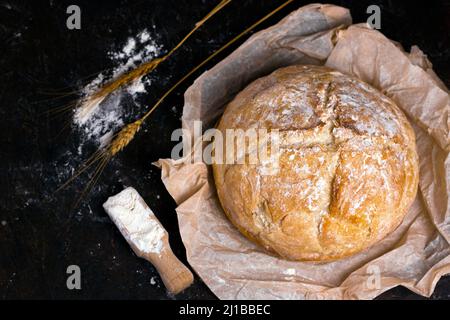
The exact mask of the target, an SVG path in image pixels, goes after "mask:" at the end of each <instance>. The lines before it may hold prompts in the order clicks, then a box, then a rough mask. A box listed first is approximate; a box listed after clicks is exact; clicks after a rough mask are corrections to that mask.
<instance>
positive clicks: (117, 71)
mask: <svg viewBox="0 0 450 320" xmlns="http://www.w3.org/2000/svg"><path fill="white" fill-rule="evenodd" d="M161 51H162V46H160V45H158V44H157V43H156V42H155V40H154V39H153V38H152V36H151V34H150V32H149V31H148V30H147V29H145V30H143V31H141V32H139V33H138V34H137V35H136V36H135V37H130V38H128V40H127V42H126V44H125V45H123V47H122V48H121V49H120V50H118V51H110V52H108V58H109V59H110V60H111V61H113V62H114V64H115V65H116V67H114V69H113V70H111V71H110V72H104V73H101V74H99V75H98V76H97V77H96V78H95V79H94V80H93V81H91V82H90V83H89V84H88V85H87V86H85V88H84V89H83V97H87V96H89V95H90V94H92V93H94V92H96V91H97V90H98V88H99V87H101V85H103V84H104V83H106V82H108V81H110V80H111V79H113V78H115V77H117V76H119V75H121V74H123V73H124V72H127V71H130V70H131V69H133V68H135V67H137V66H138V65H140V64H141V63H143V62H147V61H149V60H151V59H153V58H155V57H156V56H159V55H160V54H161ZM148 85H150V79H149V78H148V77H145V78H140V79H137V80H136V81H135V82H134V83H132V84H130V85H129V86H128V87H127V88H124V89H123V90H117V92H115V93H113V94H111V95H110V96H109V97H108V98H107V99H105V100H104V101H102V102H101V103H98V102H95V101H94V102H93V107H92V108H89V112H85V110H84V111H82V110H81V108H77V109H76V110H75V113H74V118H73V122H74V124H75V125H76V126H77V127H78V128H80V129H81V133H82V134H81V139H80V140H81V141H80V148H79V150H78V152H79V153H81V149H82V145H83V144H84V143H85V142H86V141H94V142H95V143H97V144H99V145H104V144H106V143H107V142H108V141H109V138H110V137H111V136H112V134H113V133H114V132H115V131H117V130H118V129H119V128H121V127H122V126H123V125H124V117H127V116H130V115H129V114H126V112H125V110H124V109H123V107H122V105H121V101H122V98H123V97H124V96H125V95H126V94H128V95H130V96H131V97H132V99H133V101H134V102H135V98H136V97H137V96H138V95H139V94H140V93H143V92H145V87H146V86H148Z"/></svg>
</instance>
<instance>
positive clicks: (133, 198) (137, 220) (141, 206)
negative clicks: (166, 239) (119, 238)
mask: <svg viewBox="0 0 450 320" xmlns="http://www.w3.org/2000/svg"><path fill="white" fill-rule="evenodd" d="M103 207H104V208H105V211H106V212H107V213H108V215H109V216H110V217H111V219H112V220H113V221H114V223H115V224H116V226H117V227H118V228H119V230H120V232H121V233H122V235H123V236H124V237H125V239H126V240H127V241H128V243H129V244H130V245H131V246H132V247H134V248H136V249H137V250H139V251H141V252H145V253H158V254H159V253H161V250H162V247H163V242H162V238H163V236H164V229H163V228H162V227H161V225H160V224H159V222H158V221H157V219H156V217H155V215H154V213H153V212H152V210H151V209H150V208H149V207H148V206H147V205H146V204H145V202H144V200H143V199H142V198H141V196H140V195H139V193H138V192H137V191H136V190H135V189H134V188H131V187H128V188H126V189H125V190H123V191H122V192H120V193H118V194H117V195H115V196H112V197H109V198H108V200H107V201H106V202H105V203H104V204H103Z"/></svg>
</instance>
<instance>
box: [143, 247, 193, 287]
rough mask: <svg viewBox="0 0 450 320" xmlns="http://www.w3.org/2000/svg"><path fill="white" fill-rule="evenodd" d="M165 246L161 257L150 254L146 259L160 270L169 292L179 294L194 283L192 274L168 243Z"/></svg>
mask: <svg viewBox="0 0 450 320" xmlns="http://www.w3.org/2000/svg"><path fill="white" fill-rule="evenodd" d="M164 242H166V243H165V244H164V246H163V249H162V251H161V253H160V254H159V255H155V254H153V253H150V254H148V255H146V257H145V258H146V259H147V260H148V261H150V262H151V263H152V264H153V265H154V266H155V268H156V269H157V270H158V273H159V275H160V276H161V279H162V281H163V282H164V285H165V286H166V288H167V290H168V291H169V292H171V293H173V294H177V293H179V292H181V291H183V290H184V289H186V288H187V287H189V286H190V285H191V284H192V282H193V281H194V276H193V274H192V272H191V271H190V270H189V269H188V268H187V267H186V266H185V265H184V264H183V263H182V262H181V261H180V260H178V258H177V257H176V256H175V254H174V253H173V251H172V249H171V248H170V245H169V243H168V241H167V240H166V241H164Z"/></svg>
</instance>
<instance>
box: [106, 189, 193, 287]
mask: <svg viewBox="0 0 450 320" xmlns="http://www.w3.org/2000/svg"><path fill="white" fill-rule="evenodd" d="M103 207H104V208H105V210H106V212H107V213H108V215H109V216H110V217H111V219H112V220H113V221H114V223H115V224H116V226H117V227H118V228H119V230H120V232H121V233H122V235H123V236H124V237H125V239H126V240H127V241H128V243H129V244H130V246H131V248H132V249H133V251H134V252H135V253H136V255H137V256H139V257H141V258H144V259H146V260H148V261H149V262H150V263H151V264H153V265H154V266H155V268H156V269H157V270H158V273H159V275H160V276H161V279H162V280H163V282H164V285H165V286H166V288H167V290H168V291H169V292H171V293H173V294H177V293H179V292H181V291H183V290H184V289H186V288H187V287H189V286H190V285H191V284H192V282H193V281H194V276H193V275H192V272H191V271H190V270H189V269H188V268H187V267H186V266H185V265H184V264H183V263H182V262H181V261H180V260H178V258H177V257H176V256H175V255H174V253H173V251H172V249H171V248H170V244H169V234H168V233H167V231H166V230H165V229H164V227H163V226H162V225H161V223H160V222H159V221H158V219H157V218H156V216H155V215H154V213H153V211H152V210H151V209H150V208H149V206H148V205H147V204H146V203H145V201H144V200H143V199H142V197H141V196H140V195H139V193H138V192H137V191H136V190H135V189H134V188H131V187H129V188H126V189H125V190H123V191H122V192H120V193H119V194H117V195H115V196H113V197H109V198H108V200H107V201H106V202H105V203H104V204H103Z"/></svg>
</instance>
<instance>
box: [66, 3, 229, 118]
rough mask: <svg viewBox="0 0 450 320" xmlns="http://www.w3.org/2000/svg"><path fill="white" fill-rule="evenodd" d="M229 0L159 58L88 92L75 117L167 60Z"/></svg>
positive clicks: (86, 115)
mask: <svg viewBox="0 0 450 320" xmlns="http://www.w3.org/2000/svg"><path fill="white" fill-rule="evenodd" d="M230 2H231V0H222V1H221V2H220V3H219V4H218V5H217V6H216V7H214V8H213V9H212V10H211V11H210V12H209V13H208V14H207V15H206V16H205V17H204V18H203V19H201V20H200V21H198V22H197V23H196V24H195V26H194V28H193V29H192V30H191V31H190V32H189V33H188V34H187V35H186V36H185V37H184V38H183V39H181V41H180V42H178V44H177V45H176V46H175V47H173V48H172V49H171V50H170V51H169V52H168V53H167V54H165V55H164V56H162V57H160V58H156V59H153V60H150V61H147V62H144V63H142V64H141V65H140V66H138V67H137V68H136V69H133V70H131V71H129V72H126V73H123V74H121V75H119V76H118V77H117V78H115V79H113V80H112V81H110V82H107V83H105V84H103V85H102V86H101V87H100V88H99V89H98V90H97V91H95V92H93V93H91V94H88V95H87V96H86V97H84V98H83V99H82V101H81V105H80V106H79V107H78V108H77V110H76V113H75V117H76V118H78V119H86V118H87V117H88V116H89V114H91V113H92V112H93V111H94V110H95V109H96V108H97V107H98V106H99V105H100V104H101V103H102V102H103V101H104V100H105V99H106V97H108V96H109V95H110V94H111V93H113V92H114V91H116V90H117V89H119V88H121V87H123V86H126V85H129V84H130V83H132V82H134V81H136V80H138V79H140V78H141V77H142V76H144V75H146V74H148V73H150V72H152V71H153V70H155V69H156V67H157V66H158V65H160V64H161V63H162V62H163V61H165V60H167V58H169V57H170V56H171V55H172V54H173V53H174V52H175V51H176V50H178V48H180V47H181V46H182V45H183V44H184V43H185V42H186V40H187V39H189V37H190V36H191V35H192V34H193V33H194V32H195V31H197V29H198V28H200V27H201V26H202V25H203V24H204V23H205V22H206V21H207V20H208V19H209V18H211V17H212V16H213V15H215V14H216V13H217V12H219V11H220V10H221V9H222V8H223V7H225V6H226V5H227V4H228V3H230Z"/></svg>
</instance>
